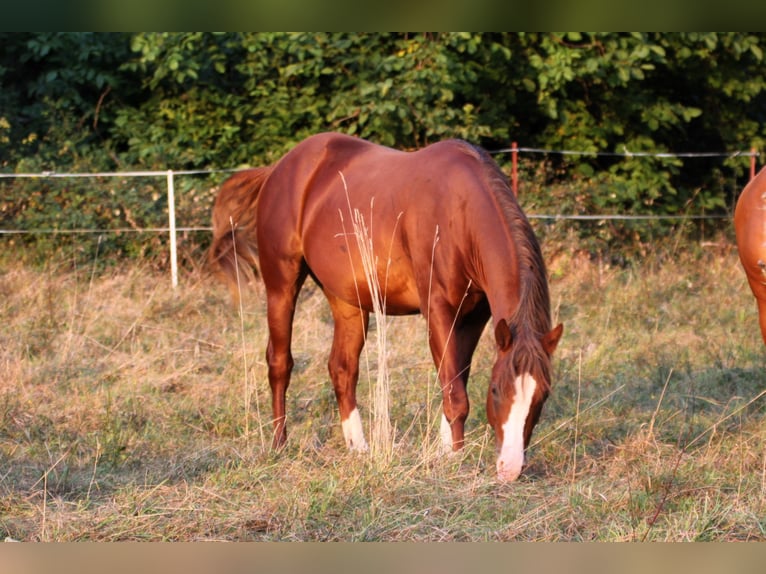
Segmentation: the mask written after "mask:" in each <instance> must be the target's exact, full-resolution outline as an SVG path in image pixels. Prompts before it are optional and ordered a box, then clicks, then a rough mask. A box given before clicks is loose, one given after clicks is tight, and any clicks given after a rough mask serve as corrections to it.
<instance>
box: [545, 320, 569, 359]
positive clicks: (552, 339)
mask: <svg viewBox="0 0 766 574" xmlns="http://www.w3.org/2000/svg"><path fill="white" fill-rule="evenodd" d="M563 332H564V324H563V323H559V324H558V325H556V327H554V329H553V330H552V331H551V332H549V333H547V334H545V335H544V336H543V338H542V344H543V349H545V352H546V353H548V355H552V354H553V351H555V350H556V346H557V345H558V344H559V339H561V335H562V333H563Z"/></svg>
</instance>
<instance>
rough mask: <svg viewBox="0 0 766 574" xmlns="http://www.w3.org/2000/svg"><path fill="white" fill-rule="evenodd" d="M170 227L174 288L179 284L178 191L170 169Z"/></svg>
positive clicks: (171, 273)
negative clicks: (177, 246) (177, 240)
mask: <svg viewBox="0 0 766 574" xmlns="http://www.w3.org/2000/svg"><path fill="white" fill-rule="evenodd" d="M168 227H169V228H170V277H171V283H172V284H173V288H175V287H177V286H178V256H177V254H176V193H175V185H174V182H173V170H172V169H169V170H168Z"/></svg>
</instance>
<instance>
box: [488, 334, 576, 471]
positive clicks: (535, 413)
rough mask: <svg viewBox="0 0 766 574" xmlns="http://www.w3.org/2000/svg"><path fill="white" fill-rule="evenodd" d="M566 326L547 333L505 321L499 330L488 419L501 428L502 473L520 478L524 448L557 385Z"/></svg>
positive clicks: (497, 437)
mask: <svg viewBox="0 0 766 574" xmlns="http://www.w3.org/2000/svg"><path fill="white" fill-rule="evenodd" d="M563 330H564V326H563V325H561V324H559V325H558V326H557V327H556V328H555V329H553V330H552V331H550V332H549V333H546V334H545V335H543V336H542V337H540V338H539V339H538V338H535V337H532V336H529V335H527V334H523V335H522V334H517V333H515V332H512V330H511V328H510V327H509V325H508V323H507V322H506V321H505V320H501V321H500V322H499V323H498V324H497V327H496V328H495V342H496V343H497V360H496V361H495V365H494V367H493V368H492V380H491V381H490V384H489V390H488V391H487V420H488V421H489V424H490V425H492V428H494V429H495V443H496V450H497V477H498V479H499V480H501V481H503V482H510V481H512V480H516V478H518V476H519V474H521V470H522V467H523V466H524V451H525V450H526V448H527V446H528V445H529V439H530V438H531V437H532V429H534V428H535V425H536V424H537V420H538V419H539V418H540V413H541V412H542V409H543V403H545V400H546V399H547V398H548V394H549V393H550V388H551V375H550V373H551V355H552V354H553V351H554V350H555V349H556V345H557V344H558V342H559V339H560V338H561V333H562V332H563Z"/></svg>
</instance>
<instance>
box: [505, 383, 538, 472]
mask: <svg viewBox="0 0 766 574" xmlns="http://www.w3.org/2000/svg"><path fill="white" fill-rule="evenodd" d="M513 386H514V388H515V391H516V394H515V396H514V399H513V405H511V411H510V412H509V413H508V419H507V420H506V421H505V422H504V423H503V425H502V426H503V445H502V447H501V448H500V453H499V454H498V456H497V477H498V478H499V479H500V480H502V481H507V482H510V481H512V480H516V479H517V478H518V476H519V475H520V474H521V468H522V467H523V466H524V425H525V423H526V421H527V415H528V414H529V407H530V405H531V404H532V397H534V394H535V389H537V381H535V379H534V378H533V377H532V376H530V375H528V374H527V375H522V376H520V377H516V380H515V381H513Z"/></svg>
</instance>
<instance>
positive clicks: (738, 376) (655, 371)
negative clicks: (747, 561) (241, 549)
mask: <svg viewBox="0 0 766 574" xmlns="http://www.w3.org/2000/svg"><path fill="white" fill-rule="evenodd" d="M688 251H689V252H687V253H685V254H684V255H683V256H681V257H680V259H681V261H680V262H675V261H672V260H671V259H666V260H664V261H660V258H659V257H654V258H652V259H650V260H647V261H644V262H643V263H642V264H640V265H637V266H635V267H632V268H627V269H626V268H615V267H608V266H604V265H602V264H599V263H598V262H592V261H590V260H588V259H587V258H585V257H582V256H580V255H576V254H572V253H568V252H564V253H562V254H559V255H557V256H553V257H550V263H549V267H550V269H549V271H550V273H551V276H552V280H551V288H552V297H553V302H554V305H555V315H556V317H555V319H556V320H561V321H563V322H564V323H565V334H564V338H563V340H562V342H561V344H560V346H559V350H558V351H557V356H556V361H555V370H556V380H555V382H554V392H553V395H552V396H551V398H550V399H549V401H548V403H547V404H546V408H545V411H544V413H543V417H542V420H541V422H540V425H539V426H538V428H537V430H536V433H535V436H534V438H533V441H534V446H533V448H532V450H531V452H530V467H529V468H528V469H527V471H526V472H525V474H524V475H522V477H521V479H520V480H519V481H517V482H516V483H513V484H510V485H501V484H498V483H496V482H495V480H494V472H493V466H494V448H493V440H494V439H493V437H492V436H491V434H490V433H489V431H488V429H487V427H486V419H485V414H484V407H483V404H484V394H485V392H486V384H487V376H488V372H489V368H490V366H491V364H492V360H493V350H492V346H491V341H490V339H489V338H487V339H486V340H483V341H482V343H481V344H480V348H479V351H478V352H477V355H476V357H475V361H474V368H473V371H472V373H473V376H472V384H471V387H470V389H469V391H470V394H471V399H472V411H471V415H470V417H469V421H468V425H467V433H468V434H467V441H468V446H467V448H466V449H465V451H464V452H463V453H462V454H460V455H457V456H452V457H448V458H446V459H442V458H439V457H437V456H435V449H430V448H427V445H430V444H432V443H435V442H437V440H436V437H437V434H438V420H439V419H438V414H439V410H438V409H439V407H440V398H439V395H438V385H437V383H436V379H435V376H434V372H433V366H432V364H431V360H430V357H429V355H428V351H427V345H426V336H425V332H424V329H425V326H424V322H423V319H422V318H419V317H409V318H400V319H392V320H390V322H389V324H388V325H387V328H388V333H387V340H388V351H387V352H388V354H389V357H390V361H389V363H388V369H389V377H390V384H391V389H392V390H391V405H390V408H391V419H392V422H393V423H394V425H395V433H396V448H395V450H394V452H393V454H392V456H391V458H390V460H388V461H386V462H385V463H381V462H380V461H375V460H373V459H372V458H370V457H369V456H366V455H354V454H348V453H346V451H345V447H344V444H343V438H342V433H341V430H340V425H339V422H338V414H337V408H336V406H335V400H334V395H333V392H332V388H331V385H330V384H329V381H328V376H327V369H326V359H327V353H328V351H329V347H328V346H329V341H330V339H331V333H332V325H331V318H330V314H329V310H328V309H327V306H326V303H325V302H324V300H323V298H322V296H321V294H320V293H318V292H317V291H316V290H314V289H310V288H308V289H306V292H305V293H304V295H302V300H301V302H300V305H299V311H298V316H297V317H296V322H297V325H298V328H297V329H296V339H295V342H294V355H295V358H296V368H295V374H294V378H293V383H292V385H291V387H290V390H289V392H288V422H289V425H290V431H291V434H290V437H289V439H288V446H287V447H286V450H285V451H284V452H282V453H281V454H279V455H274V454H272V453H269V452H267V451H265V450H264V448H263V445H262V441H261V440H260V438H259V437H260V429H261V428H265V431H266V432H267V433H268V432H269V421H268V420H261V417H266V418H268V414H267V413H269V412H270V406H269V394H268V385H267V383H266V378H265V373H266V368H265V364H264V361H263V353H264V349H265V341H266V333H265V313H264V307H263V299H262V297H261V296H260V295H259V294H258V293H256V294H255V295H253V296H249V297H248V298H246V299H245V301H244V303H245V307H244V308H245V315H244V327H243V329H244V332H245V334H246V338H245V344H244V349H243V344H242V329H241V328H240V323H239V317H238V313H237V310H236V309H234V308H232V306H231V304H230V303H229V301H228V294H227V292H226V291H225V289H224V288H223V287H222V286H220V285H218V284H216V283H215V282H214V281H213V280H212V279H211V278H209V277H207V276H205V275H204V274H202V273H192V274H190V275H187V276H184V277H182V279H181V284H180V286H179V288H178V289H177V290H175V291H173V290H172V289H170V286H169V283H170V281H169V278H168V277H166V276H165V275H164V274H158V273H156V272H155V271H154V270H152V269H151V268H150V267H148V266H142V265H140V264H126V265H125V266H124V267H122V268H120V269H116V268H115V269H110V270H107V271H102V272H99V273H93V272H92V268H91V267H92V264H83V265H81V266H78V268H77V269H76V271H75V272H72V271H71V270H69V268H71V261H70V262H67V263H65V264H61V266H58V267H57V265H56V264H53V263H51V264H50V265H49V266H48V268H47V269H44V270H33V269H30V268H29V267H26V266H24V265H21V264H18V263H14V262H11V261H10V259H9V258H6V260H4V261H2V263H0V316H1V317H2V323H1V326H0V535H2V536H3V537H4V538H5V537H7V538H12V539H15V540H28V541H33V540H45V541H47V540H56V541H69V540H219V539H223V540H405V541H425V540H429V541H433V540H450V541H458V540H471V541H481V540H631V541H632V540H644V539H645V540H675V541H683V540H763V539H765V538H766V521H765V520H764V518H763V516H764V515H766V512H764V511H765V510H766V509H764V504H765V503H764V501H765V500H766V448H765V446H764V445H765V444H766V421H765V420H764V404H765V403H764V400H766V399H763V398H757V397H759V395H760V393H762V392H763V390H764V389H766V387H765V386H764V380H766V378H765V377H764V367H765V366H766V350H764V348H763V345H762V343H761V342H760V340H759V335H758V328H757V319H756V315H755V304H754V302H753V300H752V298H751V296H750V293H749V292H748V290H747V285H746V282H745V278H744V274H743V272H742V271H741V269H740V268H739V264H738V262H737V257H736V252H735V251H734V250H732V249H730V248H728V247H726V246H725V245H723V246H721V247H713V248H711V247H706V248H700V247H698V246H691V247H689V250H688ZM243 352H244V353H246V355H247V356H246V357H244V358H245V359H246V361H243ZM370 352H371V354H372V357H371V360H370V364H371V365H375V360H376V359H375V358H374V353H375V349H374V348H373V349H370ZM243 364H247V365H248V371H249V373H248V376H249V377H250V380H251V384H252V385H254V386H253V388H252V397H251V398H252V401H253V405H251V407H252V408H248V405H245V404H244V396H243V393H244V392H245V390H244V388H245V387H244V377H245V373H244V372H243ZM375 377H376V373H375V372H374V367H373V372H371V373H363V376H362V378H363V380H362V382H361V384H360V390H359V396H360V399H361V401H362V409H363V410H362V415H363V419H366V418H367V416H366V412H369V411H368V409H369V408H370V405H369V404H365V402H366V401H367V400H368V399H367V397H370V385H371V384H372V383H371V381H374V380H375ZM256 406H257V407H259V408H255V407H256ZM264 425H265V426H264ZM424 445H426V446H424Z"/></svg>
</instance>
